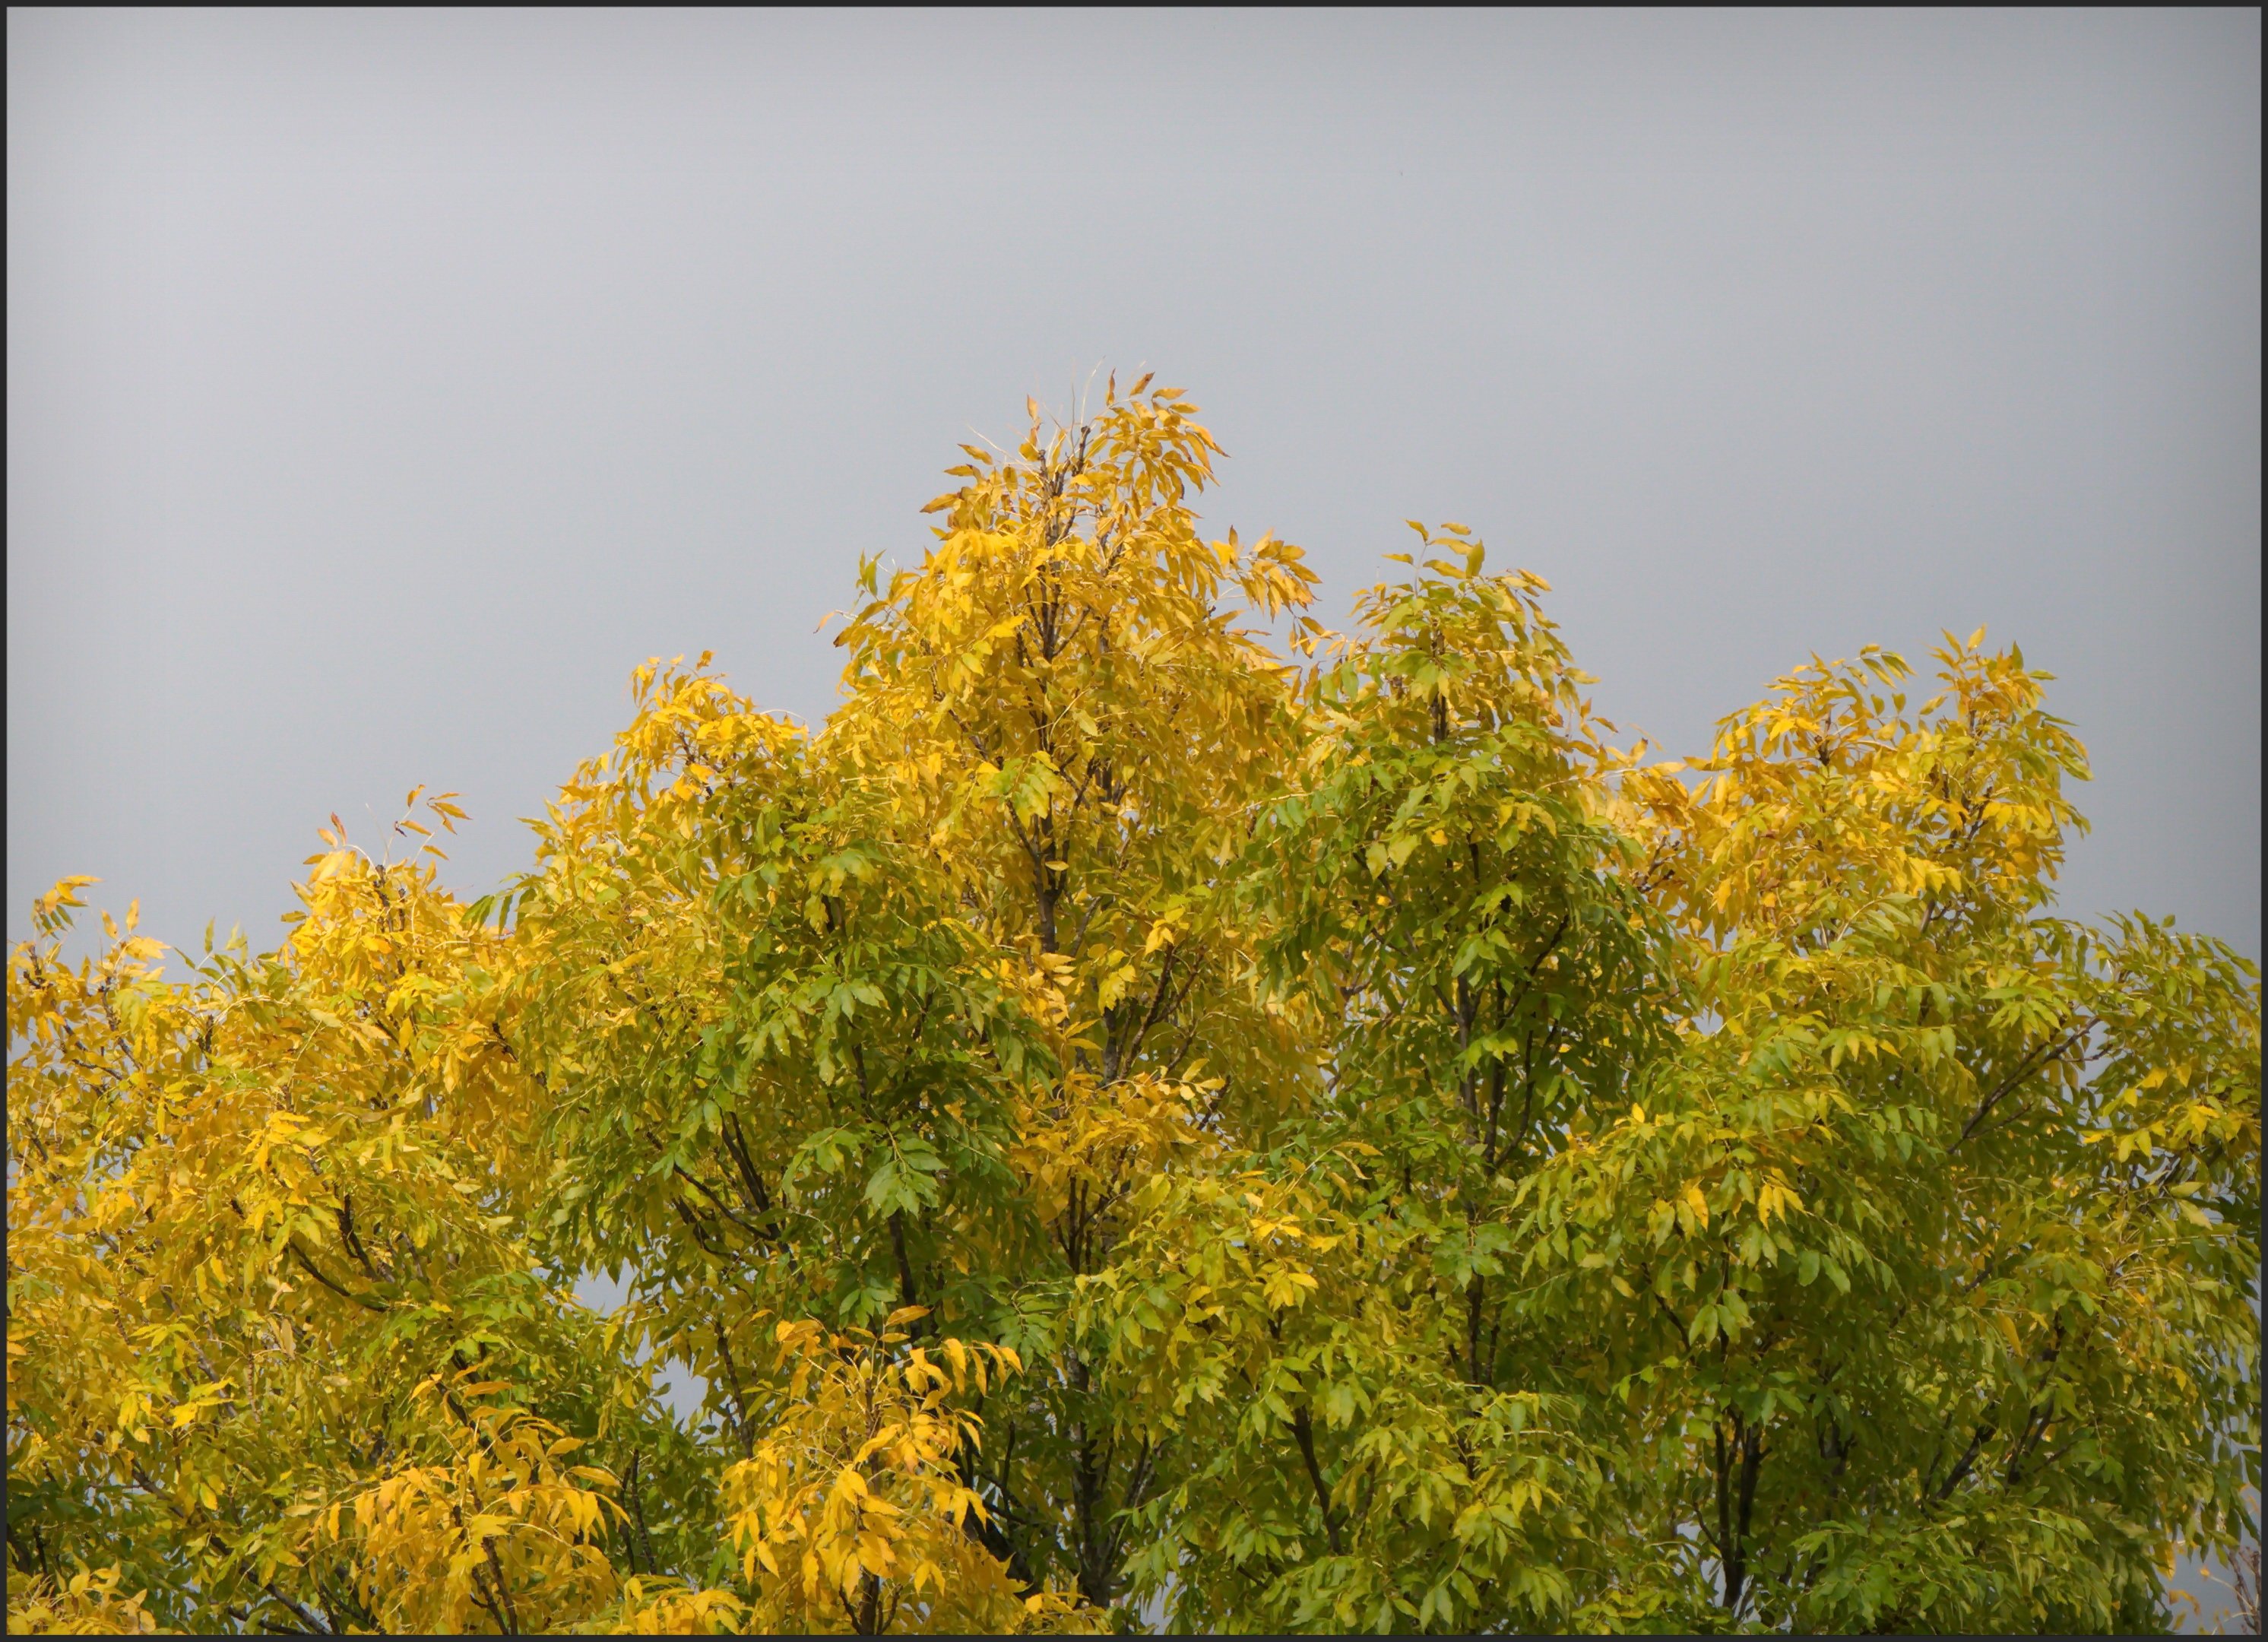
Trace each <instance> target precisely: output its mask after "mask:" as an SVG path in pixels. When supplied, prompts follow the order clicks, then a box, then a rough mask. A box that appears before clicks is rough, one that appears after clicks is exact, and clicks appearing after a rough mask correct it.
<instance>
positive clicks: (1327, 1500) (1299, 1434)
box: [1292, 1406, 1345, 1557]
mask: <svg viewBox="0 0 2268 1642" xmlns="http://www.w3.org/2000/svg"><path fill="white" fill-rule="evenodd" d="M1292 1436H1293V1437H1295V1438H1297V1439H1298V1440H1299V1444H1300V1458H1301V1459H1303V1460H1305V1461H1306V1462H1307V1480H1308V1481H1309V1482H1311V1483H1313V1484H1314V1485H1315V1505H1316V1506H1317V1508H1318V1509H1320V1510H1321V1511H1322V1513H1323V1537H1324V1538H1325V1539H1327V1540H1329V1542H1330V1546H1331V1555H1332V1556H1334V1557H1338V1556H1344V1554H1345V1552H1344V1550H1342V1549H1341V1547H1340V1545H1339V1521H1338V1519H1337V1517H1335V1516H1333V1515H1332V1514H1331V1494H1330V1490H1329V1489H1328V1488H1325V1487H1324V1486H1323V1472H1322V1467H1321V1466H1319V1465H1317V1464H1316V1463H1315V1430H1314V1422H1313V1421H1311V1420H1310V1419H1308V1417H1307V1409H1306V1407H1305V1406H1302V1407H1301V1408H1300V1411H1299V1412H1298V1413H1297V1414H1295V1415H1293V1416H1292Z"/></svg>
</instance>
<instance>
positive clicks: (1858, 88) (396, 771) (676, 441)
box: [7, 9, 2261, 1294]
mask: <svg viewBox="0 0 2268 1642" xmlns="http://www.w3.org/2000/svg"><path fill="white" fill-rule="evenodd" d="M2260 45H2261V40H2260V17H2259V13H2258V12H2257V11H2218V12H2199V11H2126V12H2117V11H2088V12H2083V13H2074V12H2056V11H2021V12H1982V11H1959V12H1927V13H1908V12H1898V13H1889V12H1872V11H1870V12H1862V13H1827V12H1812V11H1805V12H1775V13H1762V12H1742V13H1739V14H1724V13H1710V12H1698V11H1675V12H1656V13H1645V12H1635V11H1602V12H1595V13H1548V12H1535V11H1519V12H1509V13H1487V14H1484V13H1475V12H1467V11H1458V12H1444V13H1427V12H1422V11H1393V12H1344V11H1342V12H1331V13H1328V14H1321V13H1301V12H1287V11H1270V12H1266V13H1258V12H1204V13H1195V12H1160V13H1141V14H1135V13H1113V12H1104V11H1081V12H1076V13H1069V12H1066V13H1022V12H975V13H969V12H961V13H954V14H944V13H923V14H912V15H905V14H892V13H873V12H866V13H858V14H836V13H822V14H792V13H779V12H771V11H763V12H753V13H719V12H713V11H701V12H668V11H640V12H637V13H609V12H593V11H574V12H542V11H511V12H497V11H424V12H416V13H385V12H328V11H327V12H280V11H236V12H231V11H195V12H136V11H84V12H75V11H53V10H34V9H11V10H10V11H9V12H8V14H7V48H8V70H7V74H8V112H7V122H8V158H7V181H8V196H7V227H8V241H7V264H8V297H7V309H8V319H7V342H8V360H7V377H8V409H9V416H8V433H7V448H8V455H7V462H8V477H7V527H8V553H7V593H8V613H7V635H8V641H7V642H8V650H7V692H8V694H7V729H8V749H7V782H8V800H9V801H8V821H7V828H8V834H7V838H8V842H7V895H8V906H9V911H8V924H7V926H8V931H9V934H10V937H11V939H14V938H18V937H20V936H22V935H23V934H25V933H26V932H27V931H28V927H29V919H28V908H29V905H30V902H31V901H32V899H33V896H35V895H38V894H39V893H40V891H42V890H44V889H45V888H46V887H48V885H49V884H51V883H53V882H54V881H55V880H56V879H57V878H59V877H61V876H63V874H65V873H92V874H95V875H98V876H99V877H100V878H101V879H102V880H103V882H102V884H101V885H100V887H99V889H98V890H97V891H96V892H95V895H94V899H95V900H97V901H98V902H99V903H101V904H107V905H109V906H112V907H114V908H119V909H122V908H123V906H124V904H125V902H127V900H128V899H129V898H130V897H138V898H139V899H140V901H141V903H142V907H143V911H144V929H145V930H147V931H150V932H152V933H155V934H157V935H158V936H159V937H160V938H161V939H166V940H170V941H173V942H177V943H182V944H190V943H194V942H195V941H196V939H197V938H198V935H199V933H200V931H203V928H204V926H205V924H206V923H207V921H208V920H213V921H215V922H217V924H218V926H219V928H220V929H221V930H222V931H226V930H227V929H228V927H229V926H230V925H231V924H241V925H242V926H243V927H244V928H245V929H246V930H247V932H248V933H249V934H250V936H251V938H252V939H253V940H254V944H255V946H260V947H265V946H271V945H273V944H274V942H275V941H276V939H277V938H278V936H279V935H280V933H281V930H280V926H279V925H278V924H276V918H277V917H278V915H280V914H281V913H283V912H284V911H286V910H288V909H290V907H291V904H292V901H291V891H290V884H291V879H292V878H293V876H294V875H295V874H296V873H298V872H299V871H300V870H301V863H302V861H303V859H304V858H306V856H308V855H309V854H311V853H313V851H314V850H315V849H316V848H317V847H318V844H317V840H316V837H315V828H317V827H318V826H320V825H322V824H323V823H324V821H325V819H326V817H327V816H328V815H329V814H333V813H336V814H339V815H341V816H342V817H343V818H344V819H345V820H346V821H347V822H348V824H349V828H350V833H351V834H352V835H353V836H355V837H356V838H357V841H360V842H365V843H372V844H377V843H380V842H381V839H382V835H383V832H384V828H385V826H386V823H387V822H388V821H391V820H392V819H393V817H394V815H395V814H397V813H398V806H399V801H400V799H401V794H402V793H403V792H405V791H406V790H407V789H409V788H410V787H411V786H413V785H416V784H425V785H427V786H428V787H429V788H431V789H433V790H437V791H438V790H455V791H457V792H460V793H461V794H462V795H463V800H462V801H463V802H464V804H465V806H466V807H467V808H468V809H469V810H470V811H471V813H472V816H473V821H472V822H471V823H470V825H469V826H468V828H466V829H465V831H464V832H463V833H462V835H461V836H460V838H459V839H458V840H456V841H454V843H453V851H454V854H453V860H452V862H451V863H450V866H449V868H448V873H449V881H451V882H452V883H453V885H455V886H456V887H459V888H460V889H461V890H462V891H463V892H464V893H466V894H468V895H477V894H480V893H482V892H484V891H485V890H487V889H490V888H491V887H495V886H496V885H497V883H498V882H499V881H500V880H502V879H503V878H504V876H505V875H506V874H508V873H512V872H513V871H515V870H518V869H519V868H520V867H523V866H524V865H527V862H528V860H529V858H530V840H529V838H528V836H527V831H526V829H525V828H523V827H522V826H521V825H520V824H519V820H518V818H519V817H521V816H526V815H529V814H536V813H539V812H540V811H541V807H542V806H543V804H544V802H545V799H546V798H547V796H548V795H549V793H550V792H552V791H553V790H554V789H555V788H556V785H557V784H559V783H560V782H561V781H562V780H563V778H565V777H566V776H567V775H568V774H569V773H570V771H571V769H573V767H574V765H575V763H576V762H577V761H578V760H579V759H581V758H583V757H585V756H588V755H593V754H595V753H598V752H600V751H602V750H604V749H605V747H607V745H608V741H609V739H610V737H611V736H612V734H613V733H615V730H616V729H618V728H619V727H620V726H621V725H622V724H623V723H624V722H625V720H626V718H627V717H628V711H629V704H628V701H627V698H626V693H625V683H626V680H627V678H628V675H629V674H630V670H631V668H632V667H634V666H637V664H638V663H639V662H640V661H641V660H643V659H645V658H646V657H648V656H654V655H659V656H664V657H667V656H672V655H677V654H686V655H691V654H694V653H697V652H701V651H703V650H712V651H714V652H715V653H716V657H717V660H718V665H719V666H721V667H722V668H723V669H724V670H725V672H726V673H727V674H729V675H730V676H731V677H732V679H733V681H734V682H735V683H736V684H737V685H738V686H739V687H740V688H741V689H742V690H744V691H745V692H746V693H747V694H748V695H750V696H753V697H755V700H756V701H757V702H758V703H761V704H762V705H764V706H766V707H769V708H773V709H780V710H785V711H792V712H794V713H796V714H799V715H801V716H803V717H804V718H806V719H810V720H817V719H819V718H823V717H824V715H825V714H826V712H827V711H828V708H829V706H830V704H831V703H833V701H834V700H835V698H836V676H837V673H838V670H839V665H840V657H839V654H838V652H836V651H835V650H834V649H833V648H832V646H831V644H830V640H829V635H828V631H827V630H824V625H823V624H824V622H825V620H826V618H827V617H828V615H829V613H830V612H834V611H837V610H839V609H841V608H842V607H844V606H845V605H847V604H849V603H850V602H851V597H852V578H853V574H854V571H855V567H856V564H857V562H858V557H859V556H860V555H861V554H865V553H880V554H881V555H883V556H885V559H886V561H887V562H895V563H910V562H912V561H914V560H915V559H917V557H918V556H919V555H920V553H921V552H922V550H923V549H924V546H925V545H926V543H927V542H928V541H929V536H928V534H927V525H928V523H929V521H927V520H925V519H922V518H921V517H920V516H919V513H918V509H919V507H920V505H921V504H922V503H924V501H926V500H927V499H928V498H929V497H932V496H933V495H935V494H936V493H937V492H938V491H939V490H942V489H944V488H945V483H946V482H945V481H943V480H942V479H941V478H940V477H939V469H941V468H944V467H945V466H946V465H947V464H948V463H949V462H952V461H954V460H957V457H956V455H955V453H954V445H955V444H956V443H957V442H958V441H961V440H963V439H971V438H977V437H980V436H983V437H989V438H994V439H997V440H999V441H1001V442H1003V443H1008V442H1013V435H1015V434H1016V433H1017V432H1019V431H1020V428H1021V425H1022V407H1023V403H1024V401H1025V398H1026V396H1027V394H1028V395H1033V396H1035V397H1036V398H1037V399H1039V400H1040V401H1042V403H1043V404H1046V405H1049V406H1052V407H1056V408H1059V409H1069V408H1070V407H1071V405H1072V403H1073V402H1074V401H1075V400H1076V397H1077V394H1078V393H1079V387H1080V385H1081V384H1083V383H1086V382H1088V381H1090V380H1092V379H1094V377H1095V373H1097V372H1108V371H1110V370H1112V369H1114V368H1115V369H1116V371H1117V372H1119V374H1120V377H1121V379H1122V380H1123V379H1127V378H1129V377H1130V376H1132V375H1136V374H1138V373H1139V372H1142V371H1145V370H1150V369H1154V370H1157V371H1159V372H1161V373H1162V374H1163V379H1165V380H1167V381H1168V382H1172V383H1175V384H1178V385H1181V386H1183V387H1187V388H1188V390H1189V393H1190V394H1191V396H1192V397H1193V398H1194V399H1195V400H1196V401H1197V403H1198V404H1200V405H1201V406H1202V407H1203V408H1204V411H1205V413H1206V416H1205V419H1206V421H1207V422H1208V423H1209V424H1210V425H1211V428H1212V429H1213V431H1214V432H1215V433H1216V434H1217V435H1218V436H1219V438H1220V440H1221V442H1222V443H1223V444H1224V445H1226V448H1227V449H1228V451H1229V452H1230V453H1232V455H1231V458H1230V460H1227V461H1226V463H1225V464H1224V465H1223V467H1222V482H1221V483H1220V485H1219V488H1218V489H1217V490H1214V491H1213V492H1211V493H1210V494H1209V495H1208V497H1207V498H1206V500H1205V502H1204V504H1203V506H1204V513H1205V519H1206V525H1207V527H1208V528H1209V529H1210V530H1211V531H1212V532H1214V533H1216V534H1225V533H1226V529H1227V528H1228V527H1229V526H1232V525H1233V526H1235V527H1237V529H1238V530H1239V531H1240V532H1241V534H1244V535H1246V536H1251V535H1256V534H1259V533H1260V532H1261V531H1263V530H1264V529H1271V528H1272V529H1273V530H1275V531H1276V532H1277V534H1279V535H1283V536H1287V537H1289V538H1290V539H1292V541H1297V542H1299V543H1300V544H1301V545H1303V546H1304V547H1306V548H1307V549H1308V552H1309V554H1310V556H1311V562H1312V563H1313V564H1314V566H1315V568H1316V569H1317V570H1318V571H1320V572H1321V573H1322V578H1323V600H1322V615H1323V617H1324V619H1326V620H1327V621H1337V620H1341V619H1343V618H1344V614H1345V612H1346V610H1347V607H1348V604H1349V601H1350V600H1351V595H1352V593H1353V592H1354V591H1355V590H1356V589H1357V588H1358V587H1359V586H1361V585H1365V584H1366V583H1368V582H1370V581H1373V580H1375V579H1378V578H1380V577H1381V575H1383V574H1385V573H1386V572H1387V571H1388V569H1389V568H1390V567H1388V565H1386V564H1385V563H1384V562H1383V561H1382V559H1381V555H1382V554H1385V553H1388V552H1394V551H1399V550H1401V549H1402V548H1403V545H1404V544H1405V543H1406V542H1407V541H1409V537H1408V535H1407V533H1406V531H1405V530H1404V528H1403V523H1402V521H1403V520H1404V519H1409V518H1413V517H1416V518H1422V519H1428V520H1433V521H1440V520H1447V519H1454V520H1459V521H1462V522H1464V523H1466V524H1469V525H1470V526H1473V527H1474V528H1475V529H1476V531H1477V532H1478V533H1479V534H1481V535H1482V536H1483V537H1484V539H1486V541H1488V542H1489V544H1490V547H1491V561H1492V562H1493V563H1499V564H1516V565H1520V566H1523V567H1526V568H1528V569H1530V570H1533V571H1537V572H1538V573H1540V574H1542V575H1543V576H1544V577H1545V578H1547V579H1548V580H1549V581H1550V583H1551V585H1552V586H1553V588H1554V590H1555V591H1554V593H1552V595H1551V596H1550V603H1549V608H1550V610H1551V611H1552V613H1553V614H1554V615H1556V617H1557V620H1558V621H1559V622H1560V623H1561V625H1562V627H1563V629H1564V630H1565V633H1566V635H1567V637H1569V639H1570V642H1571V643H1572V646H1573V648H1574V651H1575V653H1576V655H1577V657H1578V659H1579V660H1580V662H1581V663H1582V665H1583V666H1586V667H1587V669H1588V670H1589V671H1590V672H1591V673H1593V674H1596V675H1597V678H1598V685H1597V688H1596V691H1595V700H1596V702H1597V703H1598V705H1599V707H1600V708H1601V710H1602V711H1604V712H1606V713H1607V714H1608V715H1609V717H1611V718H1614V719H1615V720H1616V722H1617V723H1618V724H1620V725H1622V726H1623V728H1624V733H1625V735H1626V736H1628V737H1635V736H1637V735H1639V734H1645V735H1646V736H1648V737H1650V738H1651V739H1652V740H1653V741H1655V742H1656V743H1657V744H1659V745H1661V747H1664V748H1665V749H1667V750H1668V751H1669V752H1672V753H1679V754H1683V753H1693V752H1699V751H1702V750H1705V747H1706V745H1707V742H1708V739H1709V735H1710V732H1711V726H1712V724H1713V723H1714V722H1715V720H1716V719H1718V718H1719V717H1720V716H1722V715H1724V714H1726V713H1727V712H1730V711H1734V709H1736V708H1738V707H1740V706H1741V705H1742V704H1744V703H1747V702H1749V701H1750V700H1753V699H1755V698H1756V696H1758V695H1760V694H1761V693H1762V692H1763V691H1764V688H1766V687H1767V686H1768V684H1769V682H1770V681H1771V679H1772V678H1773V677H1774V675H1776V674H1779V673H1781V672H1783V671H1785V670H1786V669H1787V668H1789V667H1791V666H1795V665H1798V664H1800V663H1801V662H1803V661H1804V660H1805V659H1807V658H1808V657H1809V656H1811V655H1812V654H1814V653H1817V654H1820V655H1823V656H1828V657H1833V656H1838V655H1848V654H1851V653H1852V652H1855V651H1856V650H1857V648H1858V647H1859V645H1861V644H1868V643H1875V644H1884V645H1887V646H1889V647H1890V648H1892V649H1894V650H1897V651H1901V652H1904V653H1905V654H1907V655H1908V656H1909V657H1910V658H1911V659H1913V660H1914V661H1915V662H1916V663H1917V664H1918V665H1920V666H1924V667H1926V666H1927V665H1928V661H1927V656H1928V652H1929V651H1930V649H1931V648H1932V646H1933V644H1935V643H1936V642H1937V640H1938V637H1939V635H1940V632H1941V631H1943V630H1948V629H1950V630H1954V631H1955V632H1958V633H1961V634H1964V635H1965V634H1967V633H1969V632H1970V631H1971V630H1974V629H1976V628H1977V627H1979V626H1984V627H1985V628H1987V629H1988V630H1989V633H1990V635H1991V637H1992V638H1993V639H1994V640H1996V641H2003V642H2005V641H2014V642H2017V643H2020V644H2021V645H2022V647H2023V650H2024V653H2025V655H2026V657H2027V658H2028V659H2029V660H2030V661H2031V662H2032V663H2033V664H2034V665H2036V666H2043V667H2045V668H2047V669H2048V670H2050V671H2051V672H2053V673H2054V674H2057V675H2058V681H2057V682H2056V684H2055V685H2054V686H2053V687H2052V688H2051V697H2050V700H2051V706H2052V707H2053V708H2054V709H2055V710H2056V711H2058V712H2060V713H2061V714H2062V715H2063V716H2065V717H2066V718H2069V719H2071V720H2073V722H2074V723H2075V724H2076V725H2077V727H2078V729H2079V731H2080V734H2081V735H2082V737H2083V738H2084V739H2085V740H2087V742H2088V745H2089V746H2090V747H2091V748H2092V750H2093V754H2094V768H2095V780H2094V781H2093V782H2092V783H2091V784H2088V785H2087V786H2085V787H2082V788H2081V789H2080V791H2079V792H2078V794H2077V797H2078V801H2079V803H2080V807H2081V808H2082V809H2083V810H2085V811H2086V812H2087V813H2088V814H2089V815H2090V816H2091V817H2092V818H2093V821H2094V823H2095V828H2094V831H2093V833H2092V835H2091V836H2088V838H2086V839H2084V840H2083V841H2081V842H2080V843H2077V844H2076V845H2075V846H2074V849H2073V855H2072V858H2071V862H2070V865H2069V869H2068V871H2067V873H2066V894H2065V909H2066V910H2067V911H2070V912H2072V913H2073V914H2076V915H2080V916H2092V915H2096V914H2100V913H2102V912H2107V911H2110V910H2113V909H2124V908H2138V907H2139V908H2141V909H2147V910H2149V911H2151V912H2154V913H2157V914H2172V915H2175V916H2176V917H2178V918H2179V919H2180V921H2181V922H2182V924H2184V925H2185V926H2188V927H2191V928H2195V929H2201V930H2204V931H2208V932H2211V933H2213V934H2216V935H2219V936H2221V937H2223V938H2225V939H2228V940H2230V941H2231V942H2233V943H2234V944H2235V945H2236V946H2238V947H2239V948H2240V949H2241V950H2242V951H2244V952H2246V953H2247V954H2250V955H2252V956H2255V957H2257V956H2258V954H2259V952H2260V843H2261V840H2260V808H2259V788H2260V728H2261V725H2260V608H2261V607H2260V527H2261V513H2260V499H2261V498H2260V463H2259V452H2260V438H2261V418H2260V409H2261V401H2260V392H2261V387H2260V385H2261V335H2260V297H2261V291H2260V181H2261V179H2260V155H2261V144H2260V135H2261V133H2260V78H2259V63H2260ZM595 1293H596V1291H594V1294H595Z"/></svg>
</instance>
